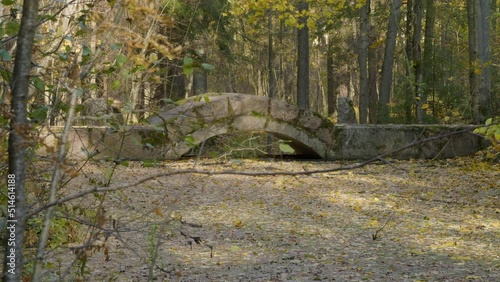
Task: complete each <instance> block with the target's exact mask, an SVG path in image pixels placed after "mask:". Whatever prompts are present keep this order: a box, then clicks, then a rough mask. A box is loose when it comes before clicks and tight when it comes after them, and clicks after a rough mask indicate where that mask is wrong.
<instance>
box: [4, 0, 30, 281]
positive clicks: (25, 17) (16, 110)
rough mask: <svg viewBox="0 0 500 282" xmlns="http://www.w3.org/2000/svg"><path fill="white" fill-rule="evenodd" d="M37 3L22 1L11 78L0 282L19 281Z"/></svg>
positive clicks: (22, 259) (24, 214)
mask: <svg viewBox="0 0 500 282" xmlns="http://www.w3.org/2000/svg"><path fill="white" fill-rule="evenodd" d="M37 13H38V1H37V0H24V2H23V12H22V19H21V26H20V29H19V34H18V38H17V49H16V60H15V63H14V72H13V75H12V76H13V79H12V88H11V91H12V92H11V93H12V101H11V105H12V106H11V107H12V109H11V110H12V114H13V117H12V119H11V123H10V128H11V129H10V134H9V149H8V151H9V176H8V197H9V202H8V216H7V222H6V224H7V234H8V236H7V238H8V240H6V245H5V254H4V264H3V281H21V274H22V271H23V263H24V257H23V242H24V232H25V229H26V212H27V210H26V195H25V191H26V190H25V182H26V161H25V158H26V149H27V146H28V145H27V142H28V141H27V139H28V138H29V136H28V135H29V134H30V128H29V125H28V122H27V118H26V114H27V113H26V111H27V99H28V91H29V85H30V69H31V57H32V48H33V39H34V36H35V31H36V27H37V24H38V18H37Z"/></svg>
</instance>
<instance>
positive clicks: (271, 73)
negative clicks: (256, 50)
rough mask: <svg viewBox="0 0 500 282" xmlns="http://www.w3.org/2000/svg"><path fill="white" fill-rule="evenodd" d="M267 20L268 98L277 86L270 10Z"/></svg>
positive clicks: (269, 138)
mask: <svg viewBox="0 0 500 282" xmlns="http://www.w3.org/2000/svg"><path fill="white" fill-rule="evenodd" d="M267 20H268V22H267V27H268V29H269V34H268V38H267V39H268V42H267V71H268V74H267V75H268V80H269V89H268V92H267V97H269V98H274V97H276V96H278V95H277V93H276V92H277V91H276V90H277V88H276V77H275V74H274V64H273V61H274V50H273V15H272V11H271V10H270V11H269V14H268V19H267ZM273 139H274V138H273V135H272V134H271V133H269V134H268V135H267V146H266V148H267V154H269V155H271V154H272V143H273Z"/></svg>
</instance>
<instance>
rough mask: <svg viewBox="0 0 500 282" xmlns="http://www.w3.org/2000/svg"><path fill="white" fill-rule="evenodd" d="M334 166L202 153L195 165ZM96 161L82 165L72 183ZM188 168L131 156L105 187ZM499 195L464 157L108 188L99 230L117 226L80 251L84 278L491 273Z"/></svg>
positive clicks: (491, 174) (482, 166)
mask: <svg viewBox="0 0 500 282" xmlns="http://www.w3.org/2000/svg"><path fill="white" fill-rule="evenodd" d="M340 165H341V164H340V163H334V162H308V161H289V162H287V161H252V160H233V161H226V162H215V161H209V160H207V161H201V162H199V163H197V164H196V168H197V169H200V170H213V171H222V170H238V171H245V172H252V171H255V172H259V171H268V172H272V171H280V172H283V171H302V170H315V169H327V168H333V167H338V166H340ZM106 166H109V164H108V165H106V164H102V163H101V164H93V165H91V166H88V167H86V168H85V171H86V173H85V176H83V175H82V176H80V177H79V178H80V179H79V180H78V181H81V183H85V182H88V179H89V178H92V177H95V178H98V177H99V175H101V174H102V171H103V169H104V167H106ZM192 167H193V162H192V161H185V162H169V163H164V164H162V165H160V166H158V167H154V168H151V167H148V168H145V167H142V166H141V164H140V163H130V164H129V166H128V167H119V168H118V170H117V171H116V172H115V174H114V178H113V182H112V183H111V186H113V185H120V184H123V183H130V182H134V181H136V180H138V179H140V178H142V177H146V176H149V175H154V174H157V173H162V172H167V171H175V170H182V169H190V168H192ZM72 186H73V187H75V186H74V185H72ZM499 196H500V169H499V165H498V164H497V165H491V164H486V163H482V162H480V161H477V160H473V159H469V158H462V159H453V160H448V161H394V162H392V163H391V164H388V163H383V164H372V165H368V166H365V167H363V168H361V169H356V170H351V171H342V172H335V173H322V174H314V175H304V176H258V177H252V176H242V175H214V176H205V175H197V174H181V175H175V176H170V177H165V178H158V179H155V180H152V181H148V182H145V183H143V184H141V185H139V186H137V187H133V188H129V189H127V190H123V191H117V192H112V193H111V194H110V195H109V196H107V200H106V202H105V210H106V218H109V222H107V223H106V227H107V228H108V229H114V230H116V232H110V233H108V234H109V237H108V238H107V240H106V241H105V243H104V245H105V246H106V249H107V251H106V252H107V256H108V260H106V259H105V255H104V253H103V252H96V253H94V254H93V255H92V256H91V257H90V258H89V260H88V262H87V263H86V267H87V269H88V270H89V272H88V273H87V274H85V280H87V281H109V280H112V281H146V280H147V279H148V277H150V276H151V277H154V279H155V280H157V281H500V206H499V202H500V201H499ZM92 197H93V196H90V197H87V200H89V198H92ZM198 243H200V244H198ZM152 258H153V259H152ZM152 261H154V267H153V268H152V271H151V270H150V269H151V265H152Z"/></svg>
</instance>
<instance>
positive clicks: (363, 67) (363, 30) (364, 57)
mask: <svg viewBox="0 0 500 282" xmlns="http://www.w3.org/2000/svg"><path fill="white" fill-rule="evenodd" d="M359 13H360V16H359V18H360V26H359V48H358V63H359V123H360V124H363V123H366V122H367V117H368V99H369V98H368V92H369V81H368V63H367V61H368V32H369V22H368V14H369V13H370V0H367V1H366V3H365V5H364V6H363V7H362V8H361V10H360V12H359Z"/></svg>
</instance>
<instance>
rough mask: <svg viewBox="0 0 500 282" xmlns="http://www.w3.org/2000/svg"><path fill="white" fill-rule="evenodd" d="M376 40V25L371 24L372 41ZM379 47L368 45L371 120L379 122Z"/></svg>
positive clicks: (371, 121)
mask: <svg viewBox="0 0 500 282" xmlns="http://www.w3.org/2000/svg"><path fill="white" fill-rule="evenodd" d="M375 40H376V34H375V27H374V26H373V25H370V42H372V43H373V42H374V41H375ZM377 49H378V48H377V47H374V46H369V47H368V98H369V104H368V108H369V111H368V112H369V116H368V118H369V122H370V123H373V124H375V123H377V105H378V92H377V80H378V50H377Z"/></svg>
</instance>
